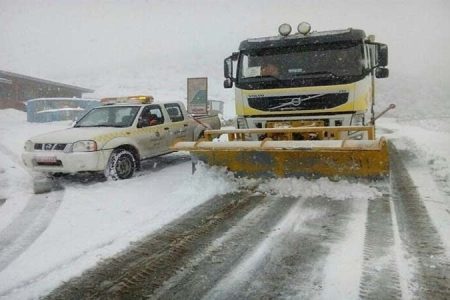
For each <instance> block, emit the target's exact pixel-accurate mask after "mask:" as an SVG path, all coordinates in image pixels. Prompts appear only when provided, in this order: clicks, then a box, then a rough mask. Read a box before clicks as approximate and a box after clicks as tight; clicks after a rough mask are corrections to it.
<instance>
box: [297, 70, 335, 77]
mask: <svg viewBox="0 0 450 300" xmlns="http://www.w3.org/2000/svg"><path fill="white" fill-rule="evenodd" d="M293 75H294V77H316V76H317V77H319V76H327V77H333V78H334V77H337V75H336V74H334V73H333V72H329V71H318V72H310V73H301V74H300V73H299V74H293Z"/></svg>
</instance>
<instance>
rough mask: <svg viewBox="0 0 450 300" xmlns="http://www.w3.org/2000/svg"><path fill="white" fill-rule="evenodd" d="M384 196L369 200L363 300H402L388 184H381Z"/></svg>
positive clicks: (361, 296)
mask: <svg viewBox="0 0 450 300" xmlns="http://www.w3.org/2000/svg"><path fill="white" fill-rule="evenodd" d="M381 184H382V186H379V188H383V185H384V187H385V188H384V189H383V195H382V196H381V197H379V198H377V199H374V200H370V201H369V203H368V207H367V221H366V234H365V242H364V261H363V272H362V277H361V284H360V293H359V297H360V298H361V299H400V298H401V296H402V293H401V287H400V276H399V273H398V268H397V264H396V256H395V251H394V231H393V225H392V217H391V209H390V207H391V206H390V195H389V191H388V190H386V189H388V188H389V186H388V183H386V182H382V183H381Z"/></svg>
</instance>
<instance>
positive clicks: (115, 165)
mask: <svg viewBox="0 0 450 300" xmlns="http://www.w3.org/2000/svg"><path fill="white" fill-rule="evenodd" d="M135 170H136V159H135V157H134V155H133V153H131V152H130V151H128V150H125V149H117V150H114V151H113V153H111V157H110V158H109V162H108V166H107V167H106V171H105V175H106V177H109V178H112V179H114V180H118V179H128V178H130V177H132V176H133V175H134V172H135Z"/></svg>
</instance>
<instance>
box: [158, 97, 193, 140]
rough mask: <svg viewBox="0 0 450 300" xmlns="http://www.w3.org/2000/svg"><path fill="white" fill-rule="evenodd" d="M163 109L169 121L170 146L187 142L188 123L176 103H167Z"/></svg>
mask: <svg viewBox="0 0 450 300" xmlns="http://www.w3.org/2000/svg"><path fill="white" fill-rule="evenodd" d="M164 107H165V109H166V111H167V114H168V115H169V118H170V121H171V122H172V124H171V126H170V129H169V131H170V145H173V144H175V143H176V142H179V141H188V140H190V139H189V138H188V137H189V136H190V133H189V132H188V130H189V125H188V121H187V120H186V118H185V116H184V115H183V111H182V109H181V107H180V105H179V104H178V103H167V104H164Z"/></svg>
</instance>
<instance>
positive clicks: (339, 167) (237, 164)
mask: <svg viewBox="0 0 450 300" xmlns="http://www.w3.org/2000/svg"><path fill="white" fill-rule="evenodd" d="M324 128H325V127H324ZM324 128H321V129H322V130H326V131H327V132H328V133H327V135H328V136H329V135H330V129H332V128H330V127H327V128H326V129H324ZM333 128H338V127H333ZM314 129H317V128H314ZM342 129H345V128H340V129H336V132H342V131H343V130H342ZM307 130H309V131H311V128H308V129H307ZM364 130H367V129H366V127H364ZM269 131H270V132H286V129H284V130H280V129H278V130H276V129H273V130H265V129H252V130H233V131H230V130H228V131H227V130H222V131H217V130H211V131H207V132H206V138H207V139H209V140H202V141H198V142H179V143H176V144H175V145H174V146H173V147H172V149H173V150H177V151H180V150H184V151H190V152H191V155H192V156H194V158H196V159H198V160H200V161H203V162H205V163H207V164H209V165H212V166H224V167H227V168H228V170H230V171H232V172H234V173H235V174H236V175H238V176H249V177H299V176H305V177H313V178H316V177H322V176H326V177H336V176H337V177H384V176H387V175H388V174H389V155H388V150H387V141H386V140H385V139H384V138H381V139H378V140H374V139H368V140H334V139H333V140H308V141H305V140H276V141H274V140H270V139H266V140H263V141H246V140H245V134H248V133H255V132H266V133H267V132H269ZM297 131H302V130H294V128H289V130H288V132H297ZM303 131H305V129H303ZM331 131H333V130H331ZM367 131H368V132H369V138H373V136H374V130H373V128H372V129H370V128H369V130H367ZM222 133H228V134H229V140H230V139H231V140H230V141H228V142H216V141H211V140H212V137H213V136H214V135H215V136H217V134H222ZM333 136H334V137H337V138H339V136H340V134H339V133H336V134H333ZM237 139H238V140H237Z"/></svg>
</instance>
